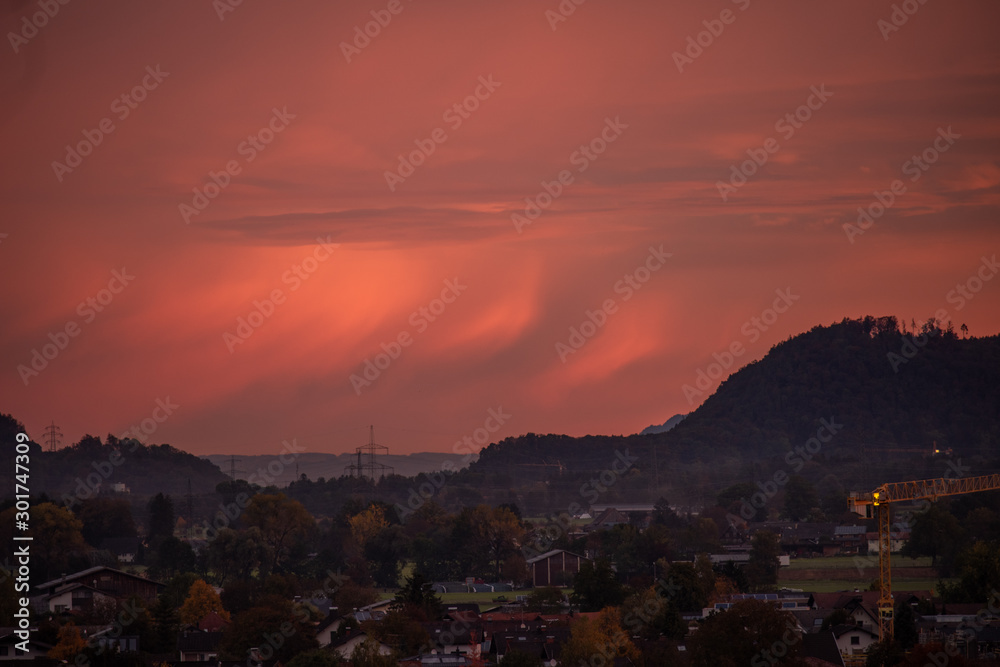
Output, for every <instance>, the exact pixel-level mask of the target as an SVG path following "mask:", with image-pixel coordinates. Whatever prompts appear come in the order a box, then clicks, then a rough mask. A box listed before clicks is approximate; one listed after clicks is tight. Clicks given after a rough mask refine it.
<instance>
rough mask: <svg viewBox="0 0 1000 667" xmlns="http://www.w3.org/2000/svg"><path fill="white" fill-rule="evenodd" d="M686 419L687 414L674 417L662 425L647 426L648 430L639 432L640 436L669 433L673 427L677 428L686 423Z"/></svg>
mask: <svg viewBox="0 0 1000 667" xmlns="http://www.w3.org/2000/svg"><path fill="white" fill-rule="evenodd" d="M685 417H687V415H686V414H683V415H674V416H673V417H671V418H670V419H668V420H667V421H665V422H663V423H662V424H653V425H652V426H647V427H646V428H644V429H642V430H641V431H639V435H653V434H655V433H666V432H667V431H669V430H670V429H672V428H673V427H675V426H677V425H678V424H680V423H681V422H682V421H684V418H685Z"/></svg>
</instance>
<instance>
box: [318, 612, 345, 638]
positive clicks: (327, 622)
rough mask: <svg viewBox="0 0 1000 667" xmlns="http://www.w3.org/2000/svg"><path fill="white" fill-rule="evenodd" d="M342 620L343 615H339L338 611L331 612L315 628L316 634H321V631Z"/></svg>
mask: <svg viewBox="0 0 1000 667" xmlns="http://www.w3.org/2000/svg"><path fill="white" fill-rule="evenodd" d="M342 618H344V615H343V614H341V613H340V611H339V610H338V611H331V612H330V613H329V614H327V617H326V618H324V619H323V620H322V621H320V622H319V625H317V626H316V632H317V633H319V632H322V631H323V630H326V629H327V628H328V627H330V626H331V625H333V624H334V623H336V622H337V621H339V620H341V619H342Z"/></svg>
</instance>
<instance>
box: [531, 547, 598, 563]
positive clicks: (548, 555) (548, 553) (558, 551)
mask: <svg viewBox="0 0 1000 667" xmlns="http://www.w3.org/2000/svg"><path fill="white" fill-rule="evenodd" d="M561 553H566V554H569V555H570V556H573V557H575V558H579V559H580V560H590V559H589V558H587V557H586V556H581V555H580V554H576V553H573V552H572V551H567V550H566V549H553V550H552V551H546V552H545V553H543V554H539V555H537V556H535V557H534V558H529V559H528V560H526V561H525V562H526V563H527V564H528V565H531V564H532V563H537V562H539V561H542V560H545V559H546V558H552V557H553V556H555V555H556V554H561Z"/></svg>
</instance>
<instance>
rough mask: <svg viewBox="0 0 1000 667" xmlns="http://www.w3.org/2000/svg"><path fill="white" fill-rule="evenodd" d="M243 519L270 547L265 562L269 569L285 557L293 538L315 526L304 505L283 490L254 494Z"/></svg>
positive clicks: (271, 569) (306, 532)
mask: <svg viewBox="0 0 1000 667" xmlns="http://www.w3.org/2000/svg"><path fill="white" fill-rule="evenodd" d="M243 518H244V519H245V520H246V522H247V524H248V525H250V526H256V527H257V528H259V529H260V532H261V536H262V538H263V540H264V543H265V544H267V545H268V546H269V547H270V548H271V558H270V562H269V563H267V565H268V571H269V572H270V571H273V570H274V569H275V568H277V567H278V566H279V565H280V564H281V562H282V561H283V560H284V559H285V558H286V557H287V556H288V551H289V549H290V548H291V546H292V544H293V543H294V542H295V540H297V539H301V538H303V537H305V536H306V535H307V534H308V533H309V532H310V531H311V530H313V529H314V528H315V526H316V521H315V520H314V519H313V517H312V515H311V514H309V512H308V510H306V508H305V506H304V505H303V504H302V503H300V502H299V501H297V500H290V499H289V498H287V497H286V496H285V494H283V493H275V494H267V493H261V494H257V495H255V496H254V497H253V498H251V499H250V504H249V505H247V508H246V510H245V511H244V512H243Z"/></svg>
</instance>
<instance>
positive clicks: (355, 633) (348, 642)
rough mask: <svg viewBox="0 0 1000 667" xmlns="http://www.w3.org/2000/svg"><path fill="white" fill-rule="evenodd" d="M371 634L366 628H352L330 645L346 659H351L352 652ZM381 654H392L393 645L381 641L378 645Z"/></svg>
mask: <svg viewBox="0 0 1000 667" xmlns="http://www.w3.org/2000/svg"><path fill="white" fill-rule="evenodd" d="M368 637H369V634H368V633H367V632H365V631H364V630H360V629H358V630H352V631H350V632H348V633H347V634H346V635H344V636H343V637H341V638H339V639H337V640H336V641H335V642H333V643H331V644H330V647H331V648H332V649H333V650H334V651H336V652H337V653H338V654H339V655H340V657H341V658H343V659H344V660H350V659H351V653H353V652H354V649H355V648H356V647H357V646H359V645H360V644H364V643H365V641H367V640H368ZM378 654H379V655H390V654H392V647H391V646H389V645H388V644H383V643H382V642H379V645H378Z"/></svg>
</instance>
